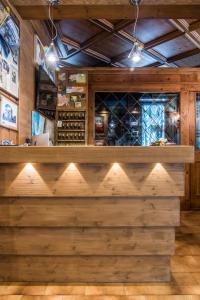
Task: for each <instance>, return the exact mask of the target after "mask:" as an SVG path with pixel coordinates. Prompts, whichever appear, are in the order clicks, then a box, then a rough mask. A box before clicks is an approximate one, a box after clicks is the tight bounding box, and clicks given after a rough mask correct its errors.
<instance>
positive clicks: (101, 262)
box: [0, 256, 170, 283]
mask: <svg viewBox="0 0 200 300" xmlns="http://www.w3.org/2000/svg"><path fill="white" fill-rule="evenodd" d="M144 270H145V271H144ZM169 279H170V269H169V257H168V256H160V257H159V259H158V257H157V256H127V257H122V256H115V257H110V256H99V257H95V256H70V257H67V256H54V257H48V256H23V257H20V256H0V281H26V282H27V281H29V282H30V281H32V282H38V281H40V282H41V281H42V282H80V283H81V282H147V281H155V282H156V281H157V282H161V281H168V280H169Z"/></svg>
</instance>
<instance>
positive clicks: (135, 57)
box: [128, 0, 143, 63]
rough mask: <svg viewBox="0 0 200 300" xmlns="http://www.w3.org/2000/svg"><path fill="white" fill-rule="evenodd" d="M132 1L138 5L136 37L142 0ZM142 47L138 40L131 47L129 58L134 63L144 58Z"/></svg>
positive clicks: (135, 25) (131, 0)
mask: <svg viewBox="0 0 200 300" xmlns="http://www.w3.org/2000/svg"><path fill="white" fill-rule="evenodd" d="M130 2H131V4H132V5H134V6H136V18H135V23H134V28H133V36H134V37H135V33H136V27H137V22H138V18H139V4H140V2H141V1H140V0H130ZM142 49H143V47H142V46H141V45H140V44H139V42H138V41H137V40H136V41H135V42H134V45H133V47H132V49H131V52H130V53H129V55H128V58H129V59H131V60H132V61H133V62H134V63H139V62H140V61H141V59H142Z"/></svg>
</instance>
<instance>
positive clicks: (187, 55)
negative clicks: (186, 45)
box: [167, 48, 200, 63]
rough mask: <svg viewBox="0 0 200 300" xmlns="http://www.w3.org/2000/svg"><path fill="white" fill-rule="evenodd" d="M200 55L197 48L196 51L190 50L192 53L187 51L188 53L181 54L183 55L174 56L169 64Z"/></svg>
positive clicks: (168, 60)
mask: <svg viewBox="0 0 200 300" xmlns="http://www.w3.org/2000/svg"><path fill="white" fill-rule="evenodd" d="M199 53H200V49H198V48H196V49H194V50H190V51H186V52H184V53H181V54H177V55H174V56H172V57H170V58H168V59H167V62H168V63H173V62H176V61H178V60H182V59H184V58H188V57H190V56H193V55H196V54H199Z"/></svg>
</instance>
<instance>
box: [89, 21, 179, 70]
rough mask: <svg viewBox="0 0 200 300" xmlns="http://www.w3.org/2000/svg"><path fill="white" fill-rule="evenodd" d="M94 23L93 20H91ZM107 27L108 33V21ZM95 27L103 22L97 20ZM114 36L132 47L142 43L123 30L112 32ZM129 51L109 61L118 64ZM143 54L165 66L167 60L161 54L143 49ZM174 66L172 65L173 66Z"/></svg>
mask: <svg viewBox="0 0 200 300" xmlns="http://www.w3.org/2000/svg"><path fill="white" fill-rule="evenodd" d="M93 21H94V20H93ZM106 22H107V26H105V27H104V29H105V30H107V31H109V30H110V29H109V28H107V27H109V23H110V22H109V21H107V20H106ZM102 23H103V24H102ZM96 25H98V26H104V22H103V21H102V20H98V22H96ZM110 27H112V23H110ZM114 35H115V36H117V37H119V38H121V39H123V40H124V41H126V42H129V43H130V44H131V45H132V46H133V44H134V42H135V41H136V40H137V41H138V42H139V43H140V44H141V45H143V43H142V42H141V41H139V40H138V39H136V38H135V37H134V36H132V35H130V34H129V33H127V32H125V31H123V30H119V31H117V32H114ZM130 51H131V49H129V50H126V51H124V52H123V53H121V54H119V55H118V56H115V57H113V58H112V59H111V61H112V63H115V62H119V61H121V60H122V59H124V58H126V57H127V56H128V54H129V52H130ZM144 52H145V54H146V55H148V56H150V57H152V58H153V59H155V60H157V61H159V62H160V63H162V64H165V63H166V62H167V59H166V58H165V57H164V56H162V55H161V54H159V53H157V52H156V51H155V50H153V49H149V50H146V49H144ZM173 66H174V65H173Z"/></svg>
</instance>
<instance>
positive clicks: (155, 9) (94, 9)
mask: <svg viewBox="0 0 200 300" xmlns="http://www.w3.org/2000/svg"><path fill="white" fill-rule="evenodd" d="M70 2H71V1H70ZM16 8H17V10H18V12H19V14H20V15H21V17H22V18H23V19H26V20H35V19H37V20H39V19H40V20H45V19H48V9H47V6H42V5H30V6H27V5H22V6H16ZM199 11H200V3H199V4H196V5H193V4H191V5H168V4H167V5H163V6H160V5H158V4H156V5H141V7H140V18H153V19H155V18H157V19H179V18H185V19H199ZM135 13H136V8H135V7H134V6H131V5H130V4H129V5H128V4H127V5H59V6H58V7H57V8H55V9H54V11H53V16H54V19H55V20H62V19H89V18H91V19H100V18H102V17H103V18H105V19H132V18H133V16H134V15H135Z"/></svg>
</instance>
